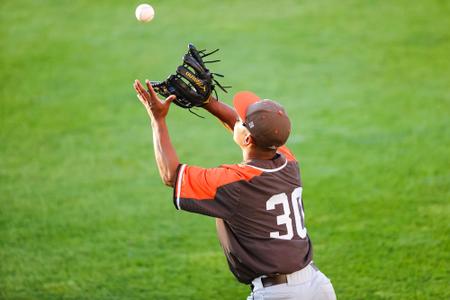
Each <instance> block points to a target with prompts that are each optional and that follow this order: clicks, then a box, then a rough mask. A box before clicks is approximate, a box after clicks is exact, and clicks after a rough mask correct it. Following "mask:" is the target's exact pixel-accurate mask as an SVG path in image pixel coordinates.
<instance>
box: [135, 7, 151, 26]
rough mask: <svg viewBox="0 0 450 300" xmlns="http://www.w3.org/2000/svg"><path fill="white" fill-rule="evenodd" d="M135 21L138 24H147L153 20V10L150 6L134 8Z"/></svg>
mask: <svg viewBox="0 0 450 300" xmlns="http://www.w3.org/2000/svg"><path fill="white" fill-rule="evenodd" d="M135 13H136V19H138V20H139V21H140V22H143V23H147V22H150V21H151V20H153V17H154V16H155V10H154V9H153V7H152V6H151V5H150V4H140V5H139V6H138V7H136V12H135Z"/></svg>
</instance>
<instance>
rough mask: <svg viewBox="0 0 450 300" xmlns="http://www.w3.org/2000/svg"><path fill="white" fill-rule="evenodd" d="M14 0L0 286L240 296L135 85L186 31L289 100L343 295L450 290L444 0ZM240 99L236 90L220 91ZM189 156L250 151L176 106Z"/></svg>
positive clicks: (8, 294)
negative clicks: (182, 203)
mask: <svg viewBox="0 0 450 300" xmlns="http://www.w3.org/2000/svg"><path fill="white" fill-rule="evenodd" d="M137 4H138V2H133V1H131V2H129V1H2V2H1V3H0V37H1V46H0V49H1V52H0V59H1V70H0V80H1V85H0V87H1V100H0V101H1V102H0V298H1V299H244V298H245V296H246V295H247V294H248V291H249V290H248V288H247V287H246V286H243V285H240V284H238V283H237V281H236V280H235V279H234V278H233V277H232V275H231V273H230V272H229V271H228V268H227V264H226V261H225V258H224V256H223V254H222V251H221V248H220V246H219V243H218V241H217V238H216V234H215V226H214V220H213V219H210V218H206V217H201V216H198V215H192V214H188V213H185V212H178V211H176V210H175V209H174V208H173V205H172V202H171V190H170V189H168V188H166V187H164V186H163V185H162V183H161V180H160V179H159V176H158V172H157V170H156V166H155V162H154V160H153V150H152V146H151V132H150V128H149V122H148V120H147V117H146V113H145V111H144V109H143V108H142V107H141V105H140V103H139V102H138V100H137V99H136V97H135V93H134V92H133V90H132V82H133V80H134V79H135V78H138V79H141V80H143V79H145V78H150V79H162V78H165V77H166V76H167V75H168V74H169V72H171V71H172V70H173V69H174V67H175V66H176V65H177V64H178V63H179V59H180V57H181V55H182V54H183V52H184V51H185V50H186V45H187V43H188V42H193V43H194V44H196V45H198V46H199V47H201V48H203V47H207V48H210V49H212V48H214V47H219V48H221V50H222V51H221V52H219V53H220V57H221V58H222V59H223V62H221V63H220V64H218V65H216V66H215V67H214V68H215V70H217V71H218V72H219V73H220V72H222V73H224V74H225V75H226V78H225V80H224V81H223V82H224V83H226V84H231V85H233V90H232V93H234V92H236V91H238V90H241V89H251V90H254V91H255V92H257V93H258V94H260V95H261V96H263V97H267V98H272V99H275V100H278V101H280V102H282V103H283V104H284V105H285V106H286V108H287V110H288V112H289V115H290V116H291V119H292V120H293V125H294V132H293V135H292V136H291V138H290V140H289V146H290V147H291V148H292V150H293V151H294V153H295V154H296V155H297V157H298V158H299V160H300V163H301V168H302V169H301V170H302V177H303V182H304V203H305V206H306V218H307V219H306V221H307V227H308V232H309V233H310V236H311V238H312V240H313V243H314V247H315V261H316V263H317V265H318V266H319V267H320V268H321V269H322V271H323V272H324V273H326V274H327V275H328V276H329V277H330V278H331V279H332V281H333V283H334V286H335V289H336V292H337V295H338V298H339V299H449V298H450V289H449V282H450V278H449V277H450V276H449V269H450V266H449V260H450V255H449V253H450V249H449V248H450V247H449V238H448V237H449V233H450V230H449V221H448V220H449V218H448V217H449V213H450V207H449V198H450V188H449V187H450V161H449V154H448V153H449V145H450V133H449V128H450V121H449V120H450V119H449V113H450V92H449V82H450V75H449V70H450V63H449V59H448V53H450V42H449V41H450V33H449V30H448V29H449V28H450V21H449V20H450V19H449V18H448V16H449V13H450V7H449V4H448V3H447V2H446V1H438V0H435V1H431V0H429V1H403V0H402V1H400V0H399V1H356V0H355V1H325V0H317V1H288V0H286V1H285V0H281V1H256V0H253V1H237V0H235V1H162V0H161V1H156V0H155V1H153V2H152V4H153V5H154V7H155V9H156V18H155V20H154V21H152V22H151V23H149V24H140V23H138V22H137V21H136V20H135V18H134V8H135V6H136V5H137ZM221 96H222V97H223V99H224V100H225V101H227V102H228V103H229V100H230V96H227V95H223V94H221ZM168 123H169V127H170V130H171V132H172V133H173V134H172V136H173V138H172V139H173V143H174V145H175V146H176V148H177V149H178V154H179V156H180V158H181V160H182V161H183V162H187V163H190V164H196V165H202V166H207V167H212V166H215V165H218V164H221V163H232V162H239V161H240V159H241V154H240V151H239V149H238V147H237V146H235V145H234V144H233V143H232V140H231V137H230V136H229V135H228V134H227V133H226V132H225V131H224V130H223V128H222V127H221V126H220V125H219V124H218V123H217V122H216V121H215V120H213V119H212V118H211V117H208V118H207V119H206V120H203V119H199V118H195V117H194V116H192V115H191V114H189V113H187V112H186V111H183V110H181V109H179V108H177V107H173V108H172V109H171V113H170V116H169V120H168Z"/></svg>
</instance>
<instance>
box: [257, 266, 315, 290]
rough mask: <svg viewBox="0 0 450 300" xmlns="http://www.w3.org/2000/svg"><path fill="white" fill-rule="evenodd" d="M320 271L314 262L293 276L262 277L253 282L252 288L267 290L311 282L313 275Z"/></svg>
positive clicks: (292, 274)
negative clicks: (267, 288) (280, 285)
mask: <svg viewBox="0 0 450 300" xmlns="http://www.w3.org/2000/svg"><path fill="white" fill-rule="evenodd" d="M316 271H318V268H317V267H316V266H315V265H314V263H313V262H311V263H310V264H308V265H307V266H306V267H304V268H303V269H301V270H299V271H296V272H294V273H291V274H277V275H271V276H261V277H258V278H256V279H255V280H253V281H252V286H253V287H255V288H258V286H259V287H262V288H266V287H269V286H274V285H278V284H284V283H287V284H299V283H302V282H305V281H308V280H311V279H312V277H313V274H314V273H315V272H316Z"/></svg>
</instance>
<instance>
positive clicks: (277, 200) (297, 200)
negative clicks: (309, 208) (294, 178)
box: [266, 187, 306, 240]
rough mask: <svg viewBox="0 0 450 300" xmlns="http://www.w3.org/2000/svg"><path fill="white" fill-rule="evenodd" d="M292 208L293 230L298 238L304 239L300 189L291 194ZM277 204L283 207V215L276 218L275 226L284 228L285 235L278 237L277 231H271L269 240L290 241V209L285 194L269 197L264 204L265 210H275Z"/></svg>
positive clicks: (304, 228)
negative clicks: (283, 226)
mask: <svg viewBox="0 0 450 300" xmlns="http://www.w3.org/2000/svg"><path fill="white" fill-rule="evenodd" d="M291 202H292V207H293V209H294V218H295V229H296V231H297V234H298V236H299V237H300V238H302V239H304V238H306V227H305V213H304V211H303V207H302V188H301V187H298V188H296V189H295V190H294V191H293V192H292V194H291ZM278 204H282V205H283V214H282V215H279V216H277V225H285V226H286V234H283V235H280V232H279V231H272V232H271V233H270V237H271V238H275V239H283V240H291V239H292V238H293V237H294V229H293V227H292V219H291V209H290V208H289V199H288V196H287V195H286V193H281V194H276V195H273V196H272V197H270V199H269V200H267V202H266V209H267V210H272V209H275V206H276V205H278Z"/></svg>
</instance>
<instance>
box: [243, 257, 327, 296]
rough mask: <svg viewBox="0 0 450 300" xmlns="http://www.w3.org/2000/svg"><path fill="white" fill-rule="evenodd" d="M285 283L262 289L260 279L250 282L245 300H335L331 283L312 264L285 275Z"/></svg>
mask: <svg viewBox="0 0 450 300" xmlns="http://www.w3.org/2000/svg"><path fill="white" fill-rule="evenodd" d="M287 281H288V282H287V283H283V284H277V285H273V286H269V287H263V285H262V282H261V277H258V278H256V279H255V280H253V281H252V284H253V286H254V287H253V291H252V293H251V294H250V296H248V297H247V300H294V299H295V300H335V299H336V294H335V292H334V289H333V285H332V284H331V281H330V280H329V279H328V278H327V277H326V276H325V275H324V274H323V273H322V272H320V271H319V270H318V269H317V267H315V266H314V265H313V264H309V265H308V266H306V267H305V268H303V269H301V270H300V271H297V272H294V273H292V274H289V275H287Z"/></svg>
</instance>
